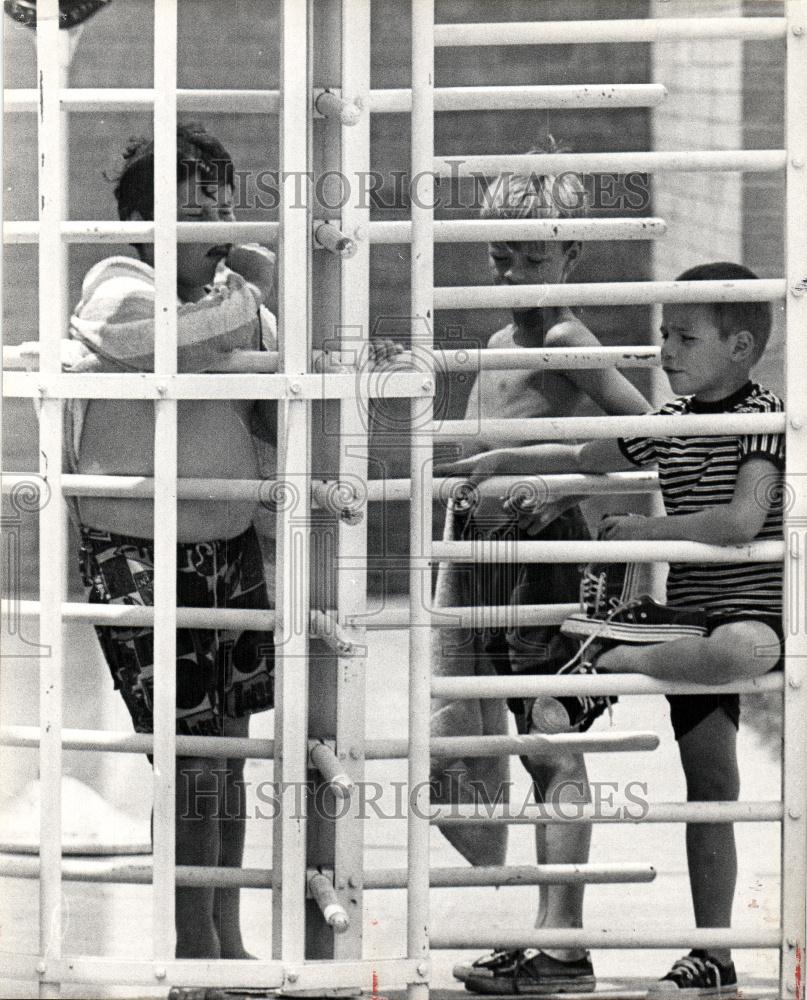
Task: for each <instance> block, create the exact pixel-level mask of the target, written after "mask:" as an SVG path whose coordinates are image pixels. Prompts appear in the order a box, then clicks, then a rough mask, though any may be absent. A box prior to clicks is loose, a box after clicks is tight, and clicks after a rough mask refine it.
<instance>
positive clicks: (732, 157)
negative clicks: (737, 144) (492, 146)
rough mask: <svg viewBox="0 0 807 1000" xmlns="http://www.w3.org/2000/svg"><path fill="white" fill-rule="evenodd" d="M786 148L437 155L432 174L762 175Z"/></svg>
mask: <svg viewBox="0 0 807 1000" xmlns="http://www.w3.org/2000/svg"><path fill="white" fill-rule="evenodd" d="M784 165H785V151H784V150H783V149H752V150H747V149H705V150H683V149H681V150H669V151H663V152H645V151H642V150H636V151H635V152H625V153H519V154H516V153H498V154H485V155H479V156H461V155H460V156H437V157H435V158H434V170H435V171H436V173H437V175H438V176H439V177H472V176H474V175H483V176H486V177H496V176H498V175H499V174H502V173H506V172H508V171H510V172H513V173H518V174H533V173H534V174H545V173H555V172H557V173H560V172H561V171H563V170H574V171H577V172H578V173H586V174H588V173H598V172H605V173H643V174H651V173H659V172H660V171H662V170H675V171H703V172H712V171H726V170H728V171H735V170H737V171H742V172H744V173H759V172H767V171H773V170H781V169H782V168H783V167H784Z"/></svg>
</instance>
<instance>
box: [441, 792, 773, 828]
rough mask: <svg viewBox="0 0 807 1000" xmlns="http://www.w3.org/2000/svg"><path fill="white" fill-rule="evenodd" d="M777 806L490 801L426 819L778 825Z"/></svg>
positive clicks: (457, 822)
mask: <svg viewBox="0 0 807 1000" xmlns="http://www.w3.org/2000/svg"><path fill="white" fill-rule="evenodd" d="M783 815H784V807H783V806H782V803H781V802H775V801H770V802H645V801H639V802H636V801H633V800H627V799H626V800H620V801H616V800H615V801H614V802H613V803H611V802H609V803H608V806H607V808H606V809H604V808H603V806H602V803H591V802H587V803H577V804H574V805H568V804H567V805H564V806H553V805H546V804H545V803H542V802H538V803H536V802H525V803H522V804H521V805H520V806H516V805H515V804H513V803H507V804H505V805H501V804H496V803H491V802H483V801H480V802H471V803H468V802H461V803H457V802H452V803H451V804H450V805H445V806H432V807H431V811H430V813H429V820H430V821H431V822H432V823H439V824H441V825H447V826H451V825H454V826H458V825H462V824H464V823H490V824H493V825H501V824H508V825H515V826H519V825H535V824H538V823H778V822H780V821H781V819H782V817H783Z"/></svg>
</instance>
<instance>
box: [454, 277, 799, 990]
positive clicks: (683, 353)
mask: <svg viewBox="0 0 807 1000" xmlns="http://www.w3.org/2000/svg"><path fill="white" fill-rule="evenodd" d="M755 277H756V275H754V274H753V273H752V272H751V271H749V270H748V269H747V268H745V267H742V266H741V265H738V264H730V263H714V264H705V265H701V266H699V267H695V268H692V269H690V270H688V271H686V272H685V273H684V274H682V275H680V277H679V279H678V280H680V281H702V280H713V281H736V280H743V279H753V278H755ZM770 328H771V310H770V305H769V304H768V303H767V302H720V303H714V304H671V305H665V306H664V311H663V325H662V327H661V336H662V348H661V362H662V366H663V368H664V371H665V372H666V374H667V376H668V378H669V380H670V385H671V387H672V389H673V391H674V392H676V393H679V394H680V395H679V397H678V398H677V399H674V400H673V401H672V402H670V403H667V404H665V405H664V406H662V407H661V409H660V410H658V411H657V412H658V413H659V414H665V415H678V414H681V415H684V414H715V423H716V424H718V423H719V419H720V417H719V416H718V415H722V414H728V413H732V414H737V413H759V414H763V413H781V412H782V410H783V405H782V402H781V400H780V399H779V398H778V397H777V396H775V395H774V394H773V393H772V392H770V391H768V390H767V389H764V388H762V387H761V386H759V385H757V384H756V383H754V382H753V381H751V379H750V377H749V376H750V371H751V369H752V368H753V366H754V365H755V364H756V363H757V362H758V361H759V359H760V358H761V357H762V354H763V352H764V350H765V346H766V344H767V341H768V336H769V333H770ZM480 464H482V465H483V468H482V469H480ZM505 465H506V467H507V468H508V470H510V471H511V472H515V473H517V474H518V473H525V474H533V475H534V474H535V473H543V474H549V473H556V472H611V471H615V470H619V469H629V468H633V467H635V466H636V465H656V466H657V467H658V472H659V482H660V486H661V493H662V498H663V500H664V505H665V508H666V512H667V516H666V517H643V516H639V515H630V516H625V515H619V516H613V517H606V518H605V519H604V520H603V523H602V529H601V532H600V537H601V538H604V539H609V540H654V541H656V540H685V541H691V542H701V543H707V544H711V545H725V546H729V545H736V546H741V545H749V544H751V543H752V542H754V543H759V542H765V541H768V540H778V539H781V537H782V515H783V510H782V489H781V485H782V473H783V470H784V437H783V435H781V434H778V433H754V434H748V435H742V436H727V435H718V434H705V435H700V436H697V437H693V436H683V435H681V436H672V435H671V436H667V437H661V436H660V437H638V438H629V439H620V440H618V441H616V440H602V441H591V442H587V443H585V444H582V445H563V444H557V445H555V444H549V445H534V446H527V447H524V448H514V449H498V450H497V451H494V452H490V453H488V455H487V456H486V462H485V463H480V460H479V457H478V456H477V457H476V459H475V460H474V465H473V471H474V473H475V474H476V475H477V476H478V475H479V473H480V471H482V472H483V473H484V471H487V474H488V475H492V474H495V471H496V470H497V469H499V468H501V467H504V466H505ZM462 466H463V463H458V464H457V466H456V467H455V468H456V469H457V470H458V471H459V470H461V468H462ZM469 468H470V466H469ZM522 519H523V520H524V522H525V523H524V526H525V527H528V522H529V514H522ZM667 601H668V605H667V606H666V607H661V606H659V605H657V604H655V603H654V602H653V601H652V600H650V599H649V598H643V599H642V600H641V601H639V602H636V603H635V604H634V605H632V606H631V605H627V606H625V607H619V606H616V607H613V606H612V607H610V608H605V609H600V608H597V609H591V608H589V609H587V610H588V613H587V614H586V615H582V614H581V615H577V616H573V617H572V619H570V620H568V621H567V622H566V623H565V624H564V627H563V631H564V632H566V633H567V634H572V635H577V636H580V637H585V639H584V645H586V646H587V647H588V648H587V649H586V651H585V652H586V653H587V654H588V661H589V665H593V663H594V662H595V661H596V668H597V670H604V671H605V670H609V671H614V672H618V673H638V674H645V675H647V676H649V677H657V678H662V679H668V680H676V681H689V682H692V681H695V682H699V683H703V684H710V685H716V684H727V683H728V682H730V681H733V680H737V679H741V678H752V677H757V676H760V675H761V674H765V673H767V672H768V671H769V670H772V669H774V668H775V667H779V666H781V662H782V661H781V657H782V641H783V636H782V618H781V616H782V565H781V563H780V562H764V563H759V562H748V561H739V560H738V561H737V562H728V563H715V564H708V565H706V564H703V563H672V564H671V566H670V574H669V580H668V584H667ZM668 700H669V702H670V705H671V717H672V723H673V728H674V731H675V735H676V739H677V740H678V745H679V751H680V755H681V762H682V766H683V769H684V773H685V776H686V781H687V798H688V800H689V801H691V802H703V801H728V800H736V799H737V797H738V795H739V775H738V767H737V751H736V737H737V729H738V726H739V716H740V706H739V696H738V695H737V694H736V693H726V694H715V695H688V696H681V695H672V696H669V697H668ZM687 856H688V861H689V875H690V886H691V889H692V897H693V903H694V909H695V919H696V923H697V925H698V927H728V926H730V922H731V908H732V902H733V898H734V888H735V883H736V875H737V860H736V848H735V843H734V832H733V827H732V825H731V824H728V823H723V824H708V823H699V824H690V825H688V827H687ZM736 981H737V980H736V974H735V970H734V965H733V963H732V961H731V956H730V952H729V950H728V949H724V948H712V949H710V950H709V951H708V952H706V951H702V950H695V951H692V952H691V953H690V954H689V955H687V956H686V957H684V958H682V959H680V960H679V961H678V962H676V963H675V965H674V966H673V968H672V970H671V971H670V973H668V975H667V976H665V977H664V978H663V979H662V980H660V981H659V983H658V984H657V985H656V987H654V988H651V990H650V993H649V995H650V996H655V995H660V996H676V997H701V996H711V995H713V994H714V993H716V992H718V991H719V992H720V995H721V996H723V995H734V991H735V988H736Z"/></svg>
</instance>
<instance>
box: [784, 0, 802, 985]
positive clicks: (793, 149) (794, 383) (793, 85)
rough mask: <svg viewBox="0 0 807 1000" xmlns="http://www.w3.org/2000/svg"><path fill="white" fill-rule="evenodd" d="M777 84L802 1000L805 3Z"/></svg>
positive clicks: (797, 11)
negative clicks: (782, 112)
mask: <svg viewBox="0 0 807 1000" xmlns="http://www.w3.org/2000/svg"><path fill="white" fill-rule="evenodd" d="M785 8H786V12H787V22H788V32H787V77H786V83H785V109H786V129H787V132H786V145H787V154H788V162H787V202H786V210H785V220H786V221H785V236H786V261H785V266H786V277H787V284H788V293H789V294H788V296H787V323H786V337H785V388H786V405H787V410H788V421H787V428H786V442H787V475H786V478H785V492H784V499H785V511H786V514H785V553H786V555H785V581H786V582H785V611H786V613H785V623H786V633H785V635H786V652H787V655H786V658H785V677H786V682H785V687H784V761H783V767H782V784H783V790H782V797H783V801H784V816H783V819H782V933H783V937H784V942H783V948H782V965H781V990H780V993H781V995H782V996H784V997H788V996H793V997H796V1000H804V994H805V979H806V978H807V977H805V971H804V969H805V948H807V941H806V940H805V905H807V904H805V898H806V897H807V879H806V878H805V844H807V744H806V743H805V740H804V718H805V715H807V622H805V590H804V587H805V583H807V576H806V575H805V560H807V430H805V424H807V408H805V403H804V385H803V383H804V360H805V355H804V331H805V329H807V292H806V291H805V289H804V279H805V278H807V238H805V232H804V226H805V220H807V119H805V116H804V107H803V100H802V97H803V95H804V92H805V89H807V2H806V0H789V2H788V3H787V4H785Z"/></svg>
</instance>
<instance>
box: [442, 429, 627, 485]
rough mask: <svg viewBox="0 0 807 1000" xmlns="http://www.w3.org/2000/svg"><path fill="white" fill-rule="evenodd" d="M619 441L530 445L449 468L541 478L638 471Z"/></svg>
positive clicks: (456, 471)
mask: <svg viewBox="0 0 807 1000" xmlns="http://www.w3.org/2000/svg"><path fill="white" fill-rule="evenodd" d="M634 468H635V465H634V464H633V463H632V462H630V461H629V460H628V459H627V458H626V457H625V455H624V454H623V453H622V451H621V449H620V447H619V445H618V444H617V442H616V440H613V439H610V438H606V439H604V440H597V441H587V442H586V443H585V444H530V445H524V446H523V447H520V448H494V449H493V450H492V451H487V452H485V453H484V454H481V455H472V456H471V457H470V458H464V459H462V460H461V461H459V462H454V463H452V465H451V466H450V467H449V472H450V474H451V475H459V476H462V475H473V476H474V478H479V479H488V478H489V477H490V476H540V475H551V474H553V473H568V472H615V471H624V470H625V469H634Z"/></svg>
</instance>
